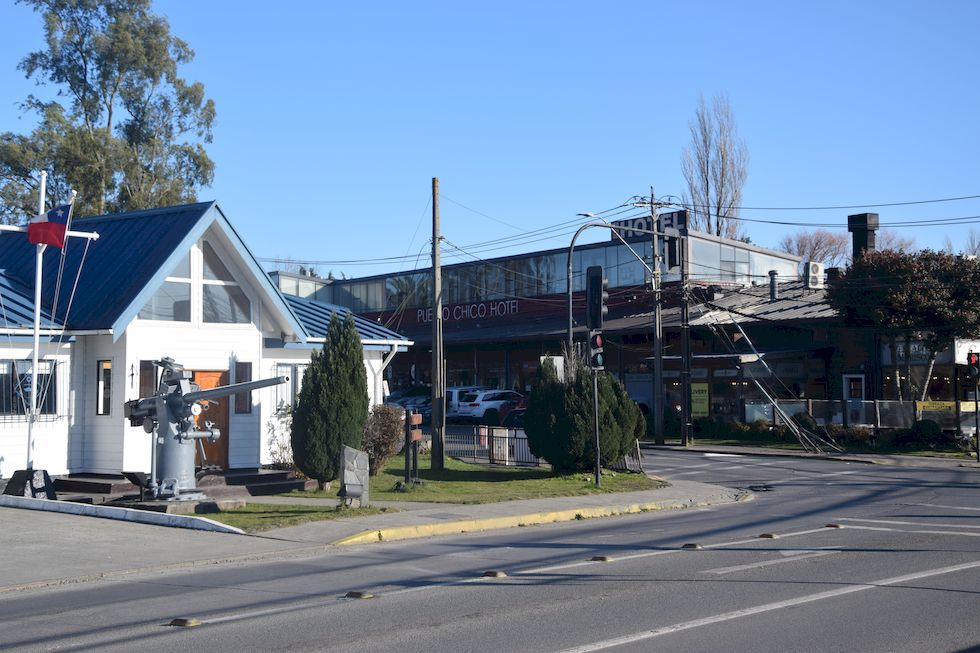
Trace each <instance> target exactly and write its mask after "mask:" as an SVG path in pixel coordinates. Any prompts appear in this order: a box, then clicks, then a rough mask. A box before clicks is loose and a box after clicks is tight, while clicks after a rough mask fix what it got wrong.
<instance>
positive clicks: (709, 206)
mask: <svg viewBox="0 0 980 653" xmlns="http://www.w3.org/2000/svg"><path fill="white" fill-rule="evenodd" d="M690 129H691V144H690V146H688V147H685V148H684V151H683V152H682V154H681V168H682V170H683V172H684V180H685V181H686V182H687V196H686V197H685V203H686V204H687V205H688V209H689V210H688V213H689V220H690V225H691V227H692V228H694V229H699V230H702V231H706V232H708V233H713V234H715V235H716V236H724V237H726V238H733V239H739V238H742V237H743V236H744V229H743V228H742V225H741V223H739V222H738V212H739V206H740V205H741V203H742V187H743V186H744V185H745V178H746V176H747V175H748V165H749V150H748V147H747V146H746V145H745V141H743V140H742V139H741V138H740V137H739V135H738V125H737V124H736V123H735V116H734V115H733V114H732V108H731V105H730V104H729V102H728V96H727V95H725V94H721V95H716V96H715V97H714V99H713V100H712V101H711V105H710V106H708V105H707V104H706V103H705V101H704V97H703V96H702V97H701V98H700V101H699V103H698V108H697V111H696V112H695V115H694V120H692V121H691V123H690Z"/></svg>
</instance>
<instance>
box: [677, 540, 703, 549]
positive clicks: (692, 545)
mask: <svg viewBox="0 0 980 653" xmlns="http://www.w3.org/2000/svg"><path fill="white" fill-rule="evenodd" d="M681 548H682V549H690V550H692V551H696V550H698V549H700V548H701V545H700V544H697V543H695V542H688V543H687V544H685V545H684V546H682V547H681Z"/></svg>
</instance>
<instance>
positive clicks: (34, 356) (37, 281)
mask: <svg viewBox="0 0 980 653" xmlns="http://www.w3.org/2000/svg"><path fill="white" fill-rule="evenodd" d="M47 181H48V173H47V171H46V170H42V171H41V189H40V192H39V193H38V200H37V214H38V215H44V203H45V199H46V198H45V195H46V194H47ZM46 247H47V245H43V244H40V245H38V246H37V255H36V257H35V261H34V350H33V352H32V353H31V413H30V415H29V416H28V418H27V471H28V473H30V472H32V471H33V470H34V422H36V421H37V389H38V382H37V368H38V350H39V349H40V347H41V263H42V261H43V260H44V249H45V248H46Z"/></svg>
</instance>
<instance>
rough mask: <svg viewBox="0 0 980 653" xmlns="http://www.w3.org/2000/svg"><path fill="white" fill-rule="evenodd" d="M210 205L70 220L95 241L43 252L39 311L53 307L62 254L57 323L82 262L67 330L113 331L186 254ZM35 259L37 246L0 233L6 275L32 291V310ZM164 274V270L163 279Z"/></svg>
mask: <svg viewBox="0 0 980 653" xmlns="http://www.w3.org/2000/svg"><path fill="white" fill-rule="evenodd" d="M213 205H214V202H202V203H198V204H186V205H182V206H173V207H167V208H162V209H149V210H145V211H130V212H128V213H117V214H114V215H104V216H99V217H91V218H76V219H74V220H72V230H73V231H95V232H98V233H99V239H98V240H97V241H87V240H85V239H82V238H69V239H68V242H67V243H66V245H65V249H64V250H58V249H55V248H50V247H49V248H48V249H47V251H46V252H45V255H44V268H43V272H42V274H43V283H42V287H41V290H42V294H41V298H42V299H41V303H42V306H43V307H45V308H50V307H51V306H52V305H53V303H54V294H55V289H56V288H55V286H56V284H55V283H54V280H55V279H56V278H57V275H58V265H59V263H60V259H61V256H60V254H61V252H62V251H63V252H64V256H65V266H64V271H63V274H62V279H63V281H62V290H61V296H60V298H59V302H58V303H59V306H58V310H57V315H56V319H58V320H65V309H66V308H67V298H68V295H69V294H70V292H71V285H72V283H73V282H74V279H75V277H76V275H77V273H78V269H79V266H80V265H82V263H83V260H82V259H83V257H84V268H83V270H82V274H81V275H80V276H79V278H78V288H77V290H76V292H75V298H74V301H73V302H72V306H71V313H70V315H68V317H67V327H68V328H69V329H72V330H90V329H108V328H111V327H113V326H114V325H115V323H116V320H117V319H118V318H119V316H120V315H122V313H123V311H125V310H126V309H127V308H128V307H129V306H130V305H131V304H132V303H133V301H134V299H136V297H137V295H139V294H140V293H141V292H142V291H143V290H144V289H145V288H146V287H147V285H148V284H149V283H150V281H151V280H153V279H154V278H155V277H156V276H157V274H158V272H160V270H161V269H162V268H163V266H164V264H165V263H166V262H167V261H168V259H170V258H171V257H172V256H174V255H175V254H176V256H177V259H176V260H179V258H180V257H182V256H183V255H184V254H185V253H186V252H183V251H180V252H178V246H179V245H180V244H181V243H182V242H183V241H184V240H185V238H186V237H187V236H188V235H189V234H190V233H191V231H192V230H193V228H194V227H195V226H196V225H198V223H199V222H200V221H201V218H202V217H204V215H205V213H207V211H208V210H209V209H210V208H211V207H212V206H213ZM86 249H87V250H88V251H87V253H86ZM34 260H35V247H34V245H31V244H30V243H29V242H28V241H27V238H26V237H25V235H24V234H23V233H16V232H3V233H0V261H3V264H4V266H5V268H6V270H5V273H4V274H5V276H8V277H11V279H10V282H11V283H17V282H19V283H20V284H21V285H23V286H26V287H27V288H29V289H31V290H30V292H29V295H28V296H29V297H30V298H31V300H30V307H31V310H33V304H34V302H33V288H34ZM176 260H175V261H174V263H176ZM167 272H169V270H164V271H163V274H164V275H165V274H167ZM154 290H155V289H154ZM137 310H138V309H137Z"/></svg>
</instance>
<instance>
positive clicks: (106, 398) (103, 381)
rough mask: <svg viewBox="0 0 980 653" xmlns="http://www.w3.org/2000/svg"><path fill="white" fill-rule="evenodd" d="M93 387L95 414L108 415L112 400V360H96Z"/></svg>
mask: <svg viewBox="0 0 980 653" xmlns="http://www.w3.org/2000/svg"><path fill="white" fill-rule="evenodd" d="M95 388H96V393H95V414H96V415H109V414H110V412H111V411H110V406H111V402H112V361H110V360H100V361H97V363H96V377H95Z"/></svg>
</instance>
